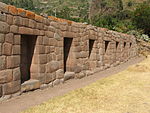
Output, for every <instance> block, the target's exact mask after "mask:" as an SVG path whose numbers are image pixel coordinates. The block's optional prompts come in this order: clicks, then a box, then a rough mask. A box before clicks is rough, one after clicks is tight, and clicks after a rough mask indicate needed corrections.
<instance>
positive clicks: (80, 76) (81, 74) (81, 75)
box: [76, 72, 86, 79]
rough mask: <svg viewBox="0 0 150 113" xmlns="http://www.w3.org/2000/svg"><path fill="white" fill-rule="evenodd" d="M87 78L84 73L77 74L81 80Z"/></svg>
mask: <svg viewBox="0 0 150 113" xmlns="http://www.w3.org/2000/svg"><path fill="white" fill-rule="evenodd" d="M85 76H86V74H85V73H83V72H81V73H77V74H76V77H77V78H78V79H81V78H83V77H85Z"/></svg>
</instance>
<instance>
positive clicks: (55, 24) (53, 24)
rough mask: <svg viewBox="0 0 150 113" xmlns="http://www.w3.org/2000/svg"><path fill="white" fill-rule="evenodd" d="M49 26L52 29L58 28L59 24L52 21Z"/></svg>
mask: <svg viewBox="0 0 150 113" xmlns="http://www.w3.org/2000/svg"><path fill="white" fill-rule="evenodd" d="M50 26H53V27H54V28H57V29H58V28H59V24H58V23H57V22H54V21H52V22H51V23H50Z"/></svg>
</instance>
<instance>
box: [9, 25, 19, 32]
mask: <svg viewBox="0 0 150 113" xmlns="http://www.w3.org/2000/svg"><path fill="white" fill-rule="evenodd" d="M18 31H19V27H18V26H16V25H11V26H10V32H12V33H18Z"/></svg>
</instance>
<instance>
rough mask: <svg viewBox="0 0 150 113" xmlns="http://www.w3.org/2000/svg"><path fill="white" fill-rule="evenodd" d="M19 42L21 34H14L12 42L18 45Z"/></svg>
mask: <svg viewBox="0 0 150 113" xmlns="http://www.w3.org/2000/svg"><path fill="white" fill-rule="evenodd" d="M20 43H21V36H20V35H14V44H15V45H19V44H20Z"/></svg>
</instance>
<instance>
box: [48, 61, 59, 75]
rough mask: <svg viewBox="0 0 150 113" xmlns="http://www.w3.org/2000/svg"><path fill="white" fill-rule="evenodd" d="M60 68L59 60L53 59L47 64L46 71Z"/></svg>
mask: <svg viewBox="0 0 150 113" xmlns="http://www.w3.org/2000/svg"><path fill="white" fill-rule="evenodd" d="M58 68H59V62H58V61H51V62H50V63H48V64H47V65H46V72H48V73H51V72H54V71H56V70H58Z"/></svg>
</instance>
